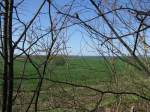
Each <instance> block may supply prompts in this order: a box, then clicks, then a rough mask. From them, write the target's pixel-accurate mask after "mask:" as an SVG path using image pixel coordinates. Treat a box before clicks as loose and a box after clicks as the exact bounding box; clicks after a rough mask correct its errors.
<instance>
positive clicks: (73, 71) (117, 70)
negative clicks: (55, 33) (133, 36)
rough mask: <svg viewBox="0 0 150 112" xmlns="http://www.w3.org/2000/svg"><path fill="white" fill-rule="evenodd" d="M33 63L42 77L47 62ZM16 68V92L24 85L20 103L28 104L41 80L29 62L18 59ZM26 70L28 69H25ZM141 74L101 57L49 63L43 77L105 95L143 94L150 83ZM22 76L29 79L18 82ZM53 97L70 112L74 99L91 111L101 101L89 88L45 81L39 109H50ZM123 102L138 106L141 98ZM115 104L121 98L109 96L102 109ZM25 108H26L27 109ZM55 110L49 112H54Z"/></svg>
mask: <svg viewBox="0 0 150 112" xmlns="http://www.w3.org/2000/svg"><path fill="white" fill-rule="evenodd" d="M32 59H33V61H34V62H35V63H36V65H37V66H38V69H39V70H40V72H41V73H42V71H43V66H42V65H41V66H39V65H40V64H41V62H42V61H43V60H44V59H45V58H44V57H33V58H32ZM14 65H15V66H14V69H15V71H14V73H15V76H14V78H15V80H14V85H15V89H14V91H16V90H17V88H18V85H19V84H20V83H21V87H20V94H21V95H22V98H21V99H22V100H23V102H24V103H25V102H29V101H30V99H31V97H32V94H33V91H34V90H35V88H36V86H37V84H38V81H39V80H38V79H36V78H38V77H39V75H38V74H37V71H36V69H35V68H34V67H33V65H32V64H31V63H30V62H29V60H28V61H27V62H25V59H16V60H15V62H14ZM24 67H25V69H23V68H24ZM2 69H3V68H0V71H2ZM141 74H142V72H140V71H138V70H137V69H135V68H134V67H132V66H130V65H129V64H126V63H124V62H122V61H121V60H119V59H117V58H116V59H113V58H107V60H105V59H103V58H102V57H68V58H66V59H65V63H64V64H60V65H59V64H58V65H57V64H54V63H51V61H49V64H48V66H47V69H46V74H45V76H44V77H45V78H48V79H51V80H54V81H62V82H69V83H73V84H78V85H86V86H90V87H93V88H96V89H99V90H103V91H105V90H111V91H129V92H137V93H140V91H139V90H138V88H139V87H140V84H144V86H145V87H149V85H148V84H149V82H150V81H149V80H148V78H146V77H144V76H142V75H141ZM22 76H23V77H25V78H26V79H24V80H22V81H21V80H20V79H16V78H18V77H22ZM34 78H35V79H34ZM135 83H138V84H139V85H138V86H137V85H135ZM1 84H2V80H1ZM143 89H144V91H145V93H144V94H145V95H147V96H149V91H148V89H147V88H143ZM142 91H143V90H142ZM14 93H15V92H14ZM73 94H75V96H73ZM51 97H52V98H53V99H55V101H56V103H58V102H62V103H61V104H60V105H61V106H62V108H63V109H64V108H69V107H66V106H68V105H67V103H68V102H69V103H70V102H74V99H72V98H74V97H75V99H76V98H78V99H80V102H81V104H80V105H83V106H85V107H86V108H89V109H91V108H93V107H94V104H95V103H96V102H97V100H98V99H99V98H100V95H99V94H97V92H95V91H91V90H88V89H86V88H74V87H73V86H69V85H67V84H66V85H65V84H59V83H53V82H51V81H47V80H44V81H43V84H42V88H41V94H40V97H39V105H42V106H40V107H42V108H47V107H48V104H47V103H48V102H49V98H51ZM121 98H122V99H123V100H122V103H123V105H124V104H130V103H134V102H137V101H138V102H139V100H140V99H139V98H138V97H136V96H133V95H130V96H126V95H125V96H123V97H122V96H121ZM91 99H92V100H91ZM64 101H66V102H64ZM116 101H118V96H115V95H111V96H110V95H106V96H105V97H104V100H103V102H102V104H101V105H102V106H106V107H109V106H111V105H112V104H114V103H115V102H116ZM19 102H20V99H19V98H18V99H17V100H16V103H19ZM63 102H64V103H63ZM52 104H53V103H52ZM64 104H65V105H64ZM80 105H79V106H80ZM22 107H23V106H21V107H20V108H22ZM16 108H18V107H16ZM24 108H26V105H24ZM59 109H60V108H58V110H59ZM52 110H53V109H52ZM52 110H51V111H50V112H53V111H52ZM60 110H62V109H60ZM71 111H72V110H71ZM54 112H55V111H54ZM60 112H62V111H60ZM79 112H84V111H79Z"/></svg>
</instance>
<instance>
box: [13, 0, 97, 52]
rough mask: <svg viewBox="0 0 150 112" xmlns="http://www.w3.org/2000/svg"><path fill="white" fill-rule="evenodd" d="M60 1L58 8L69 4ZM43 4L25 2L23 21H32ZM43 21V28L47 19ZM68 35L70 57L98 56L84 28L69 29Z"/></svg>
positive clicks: (35, 1)
mask: <svg viewBox="0 0 150 112" xmlns="http://www.w3.org/2000/svg"><path fill="white" fill-rule="evenodd" d="M18 1H19V0H18ZM58 1H59V2H57V5H58V6H59V5H60V6H61V5H62V4H65V3H66V2H68V1H67V0H58ZM16 3H17V1H16ZM41 3H42V0H25V1H24V3H23V4H22V5H21V7H19V8H20V9H19V11H20V15H21V16H20V17H21V19H22V20H24V21H28V20H30V19H31V18H32V16H33V15H34V13H35V12H36V9H37V8H38V7H39V5H40V4H41ZM43 11H47V7H44V8H43ZM41 21H42V24H43V26H44V25H47V21H46V17H44V16H43V17H42V20H41ZM67 34H68V41H67V48H68V50H67V51H68V53H69V55H96V53H94V52H95V51H94V49H92V48H91V47H89V46H88V45H87V44H86V43H87V42H89V38H88V37H87V35H86V33H85V31H84V30H83V29H82V28H80V27H79V26H77V25H76V26H74V27H71V28H68V30H67ZM83 36H84V39H83ZM85 40H86V42H85Z"/></svg>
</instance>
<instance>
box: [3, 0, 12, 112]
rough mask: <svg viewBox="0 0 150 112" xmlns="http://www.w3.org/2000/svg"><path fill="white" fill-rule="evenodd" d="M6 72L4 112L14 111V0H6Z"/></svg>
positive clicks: (4, 75) (4, 77) (4, 76)
mask: <svg viewBox="0 0 150 112" xmlns="http://www.w3.org/2000/svg"><path fill="white" fill-rule="evenodd" d="M4 6H5V9H4V20H3V21H4V25H3V29H4V35H3V37H4V52H3V54H4V74H3V79H4V83H3V105H2V112H12V97H13V51H14V50H13V49H12V14H13V0H5V1H4Z"/></svg>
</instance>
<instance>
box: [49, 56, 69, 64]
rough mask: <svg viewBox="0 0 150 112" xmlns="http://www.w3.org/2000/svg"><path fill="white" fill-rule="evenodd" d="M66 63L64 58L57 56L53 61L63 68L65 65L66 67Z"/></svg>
mask: <svg viewBox="0 0 150 112" xmlns="http://www.w3.org/2000/svg"><path fill="white" fill-rule="evenodd" d="M65 63H66V61H65V58H64V57H63V56H56V57H54V59H53V60H52V64H54V65H57V66H63V65H65Z"/></svg>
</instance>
